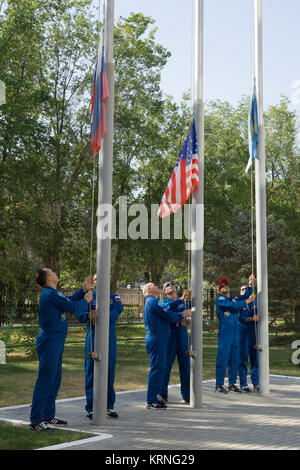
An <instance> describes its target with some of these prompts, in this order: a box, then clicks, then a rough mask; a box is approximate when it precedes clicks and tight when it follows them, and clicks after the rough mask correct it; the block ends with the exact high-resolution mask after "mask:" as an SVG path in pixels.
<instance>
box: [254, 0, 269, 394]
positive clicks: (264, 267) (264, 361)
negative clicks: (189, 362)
mask: <svg viewBox="0 0 300 470" xmlns="http://www.w3.org/2000/svg"><path fill="white" fill-rule="evenodd" d="M254 16H255V19H254V22H255V76H256V83H257V107H258V132H259V143H258V152H257V158H256V159H255V198H256V263H257V305H258V313H259V314H260V316H261V320H260V322H259V344H260V345H261V351H259V385H260V393H261V394H262V395H264V394H267V393H269V391H270V389H269V326H268V263H267V216H266V174H265V129H264V117H263V72H262V64H263V61H262V2H261V0H254Z"/></svg>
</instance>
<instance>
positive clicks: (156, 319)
mask: <svg viewBox="0 0 300 470" xmlns="http://www.w3.org/2000/svg"><path fill="white" fill-rule="evenodd" d="M143 295H144V297H145V298H146V302H145V307H144V324H145V327H146V337H145V344H146V350H147V353H148V355H149V358H150V371H149V375H148V386H147V401H146V408H147V409H151V408H155V409H164V408H167V405H166V404H165V402H164V401H162V400H159V398H158V395H159V394H160V392H161V390H162V386H163V381H164V378H165V374H166V366H167V350H168V343H169V336H170V324H171V323H176V322H182V321H183V319H184V318H187V317H190V316H191V311H190V310H184V311H183V312H173V311H172V310H168V309H167V308H166V307H161V306H160V305H159V301H158V298H159V295H160V290H159V287H158V286H156V285H155V284H153V283H152V282H149V283H148V284H146V285H145V286H144V287H143Z"/></svg>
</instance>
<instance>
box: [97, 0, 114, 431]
mask: <svg viewBox="0 0 300 470" xmlns="http://www.w3.org/2000/svg"><path fill="white" fill-rule="evenodd" d="M113 30H114V0H105V3H104V50H105V53H106V74H107V82H108V86H109V96H110V97H109V98H108V99H107V100H106V103H105V106H106V123H107V131H106V135H105V136H104V138H103V141H102V144H103V145H102V149H101V150H100V152H99V193H98V226H97V286H96V309H97V311H98V312H99V315H98V318H97V320H96V328H95V345H96V348H97V349H96V348H95V349H96V350H97V351H99V357H98V360H95V361H94V389H93V424H96V425H101V424H104V423H105V422H106V410H107V383H108V344H109V343H108V342H109V311H110V261H111V236H110V233H109V234H108V236H107V237H104V236H103V233H101V237H99V232H100V230H99V224H100V223H101V220H100V217H99V216H100V212H101V213H102V210H101V211H99V208H100V207H104V205H105V206H106V207H107V208H109V207H110V208H111V205H112V161H113V126H114V119H113V118H114V66H113ZM109 217H110V227H109V231H110V229H111V224H112V220H111V212H110V214H109ZM101 232H102V231H101Z"/></svg>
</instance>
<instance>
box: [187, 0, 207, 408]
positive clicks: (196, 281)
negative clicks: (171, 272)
mask: <svg viewBox="0 0 300 470" xmlns="http://www.w3.org/2000/svg"><path fill="white" fill-rule="evenodd" d="M194 25H195V27H194V35H195V51H194V85H193V88H194V90H193V94H194V97H193V99H194V103H193V107H194V118H195V125H196V134H197V141H198V162H199V190H198V191H197V192H195V193H193V202H192V234H191V235H192V255H191V277H192V323H191V346H190V347H191V351H190V355H191V396H190V406H191V407H192V408H200V407H201V406H202V298H203V230H204V217H203V203H204V105H203V0H194Z"/></svg>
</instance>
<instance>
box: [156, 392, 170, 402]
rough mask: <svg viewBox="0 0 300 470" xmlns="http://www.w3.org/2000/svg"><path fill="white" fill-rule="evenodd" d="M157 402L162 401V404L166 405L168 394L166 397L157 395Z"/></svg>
mask: <svg viewBox="0 0 300 470" xmlns="http://www.w3.org/2000/svg"><path fill="white" fill-rule="evenodd" d="M156 398H157V401H163V402H164V403H168V394H166V395H157V397H156Z"/></svg>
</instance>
